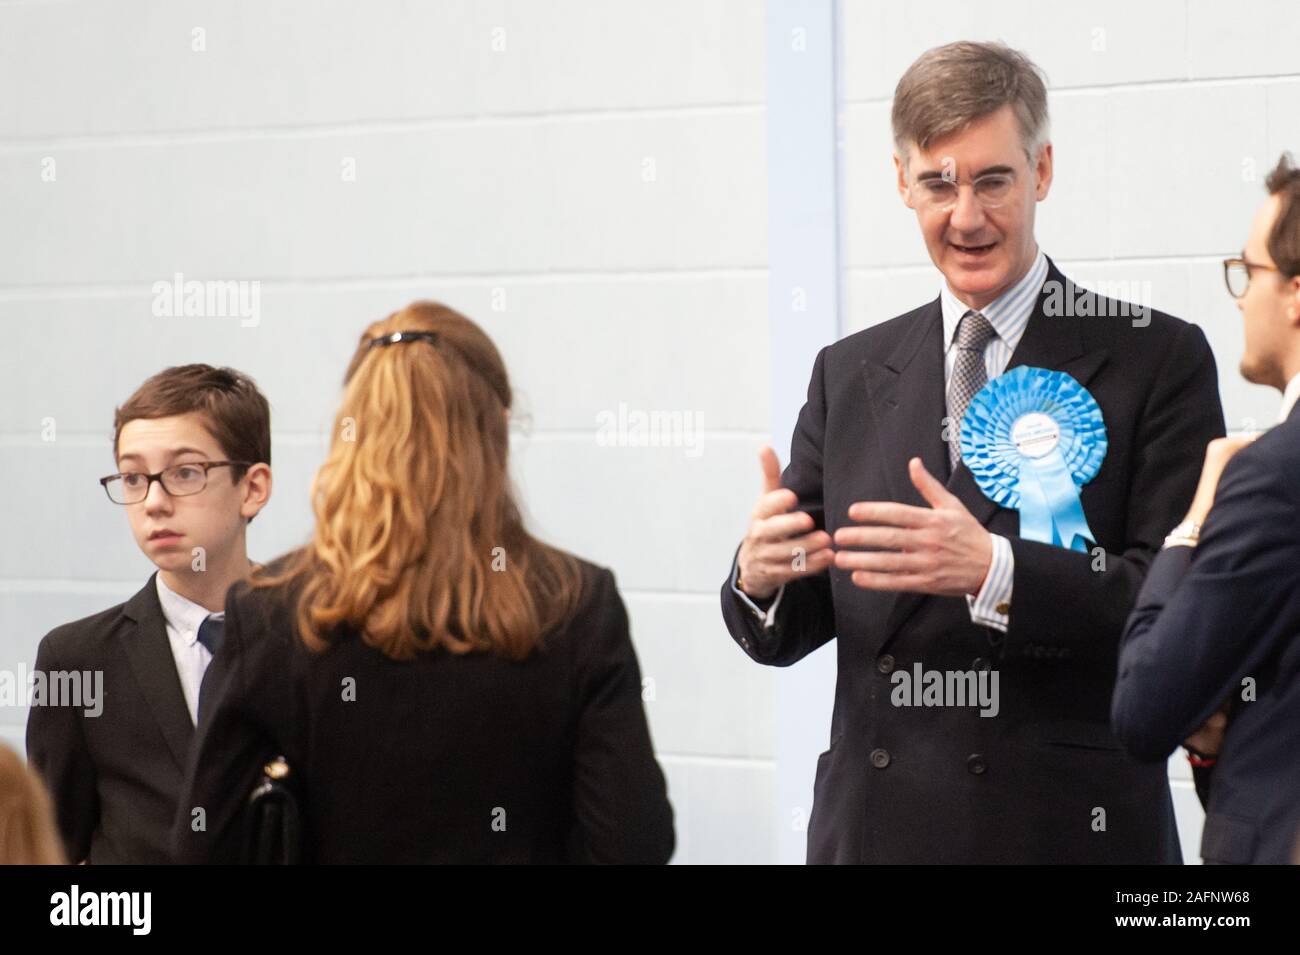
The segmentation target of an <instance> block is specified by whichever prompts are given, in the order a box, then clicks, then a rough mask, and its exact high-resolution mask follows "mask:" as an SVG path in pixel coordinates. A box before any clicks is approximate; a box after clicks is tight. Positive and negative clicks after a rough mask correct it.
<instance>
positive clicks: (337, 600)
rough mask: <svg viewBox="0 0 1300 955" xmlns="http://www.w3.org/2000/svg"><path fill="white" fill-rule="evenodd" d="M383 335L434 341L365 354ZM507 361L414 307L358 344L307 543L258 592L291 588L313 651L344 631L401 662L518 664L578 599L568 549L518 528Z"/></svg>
mask: <svg viewBox="0 0 1300 955" xmlns="http://www.w3.org/2000/svg"><path fill="white" fill-rule="evenodd" d="M394 332H432V333H433V335H434V336H435V340H434V341H432V342H429V341H426V340H415V341H407V342H400V343H395V344H384V345H376V346H372V345H371V342H372V341H374V340H375V339H377V338H380V337H381V336H389V335H392V334H393V333H394ZM511 400H512V399H511V391H510V382H509V379H508V377H507V375H506V369H505V364H504V363H503V362H502V361H501V356H500V354H499V353H498V352H497V349H496V346H494V345H493V344H492V341H491V339H489V338H488V336H487V335H486V334H485V333H484V332H483V330H482V329H480V328H479V327H478V326H477V325H476V324H474V323H473V322H472V321H470V320H469V319H468V318H466V317H464V316H463V315H460V314H459V313H457V312H455V311H453V310H452V309H450V308H448V307H447V306H445V305H441V304H438V303H436V302H414V303H412V304H411V305H408V306H407V307H406V308H404V309H402V310H401V311H398V312H394V313H393V314H392V315H389V316H388V317H387V318H385V319H383V320H381V321H378V322H374V323H373V324H371V325H370V326H369V327H368V328H366V330H365V332H364V333H363V334H362V336H361V341H360V343H359V344H358V345H357V350H356V353H355V354H354V355H353V357H352V361H351V364H349V366H348V370H347V375H346V376H345V378H344V393H343V402H342V405H341V406H340V408H339V410H338V414H337V415H336V417H335V420H334V433H333V439H332V441H331V444H330V450H329V455H328V456H327V458H326V460H325V463H324V464H323V465H322V466H321V468H320V470H319V471H317V473H316V477H315V480H314V481H313V482H312V502H313V509H314V511H315V515H316V529H315V534H314V537H313V539H312V542H311V543H310V544H309V545H308V546H307V547H305V548H303V549H302V550H300V551H299V552H298V554H297V555H296V557H295V558H294V559H293V560H291V561H290V562H289V564H288V565H287V567H286V569H285V570H284V571H283V572H282V573H280V574H277V575H274V576H267V575H264V574H255V575H254V578H253V582H254V586H258V587H269V586H279V585H286V584H287V585H292V586H295V587H296V586H297V585H301V590H300V591H299V595H298V599H297V624H298V632H299V635H300V636H301V638H302V640H303V642H304V643H305V644H306V645H307V646H308V647H310V648H312V649H316V650H321V649H324V648H325V647H326V646H327V645H328V639H327V637H328V635H329V633H330V631H332V630H334V629H335V628H338V627H340V626H350V627H352V628H355V629H356V631H357V632H358V633H359V634H360V636H361V638H362V639H363V640H365V642H366V643H368V644H370V645H371V646H374V647H376V648H378V649H379V650H381V651H382V652H383V653H384V654H386V655H387V656H389V657H390V658H392V659H396V660H409V659H411V658H413V657H414V656H415V655H416V654H417V653H418V652H420V651H427V650H432V649H434V648H437V647H443V648H446V649H447V650H449V651H451V652H452V653H457V654H463V653H470V652H473V651H488V652H495V653H499V654H501V655H503V656H506V657H509V658H511V659H515V660H519V659H523V658H524V657H526V656H528V654H529V653H531V652H532V650H533V649H534V648H535V647H536V646H537V645H538V644H539V643H540V641H541V638H542V637H543V636H544V635H545V634H546V632H547V631H548V630H550V629H551V628H552V627H554V626H556V625H558V624H560V623H561V622H563V621H564V620H566V619H568V618H569V617H570V616H571V615H572V613H573V612H574V610H575V609H576V606H577V603H578V601H579V598H580V593H579V591H580V588H581V571H580V568H579V566H578V563H577V560H576V559H575V558H574V557H572V556H571V555H569V554H566V553H564V552H562V551H559V550H557V549H555V548H552V547H549V546H547V545H545V544H543V543H542V542H540V541H538V540H536V539H535V538H533V537H532V536H531V535H530V534H529V533H528V532H527V531H526V530H525V529H524V526H523V520H522V517H521V515H520V512H519V509H518V507H517V505H516V504H515V500H514V496H513V493H512V491H511V487H510V479H509V474H508V469H507V456H508V452H509V428H508V423H507V412H508V410H509V409H510V406H511Z"/></svg>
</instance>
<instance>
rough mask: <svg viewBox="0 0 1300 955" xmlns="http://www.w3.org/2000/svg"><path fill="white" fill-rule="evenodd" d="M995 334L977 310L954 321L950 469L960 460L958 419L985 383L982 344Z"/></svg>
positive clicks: (949, 406) (950, 385)
mask: <svg viewBox="0 0 1300 955" xmlns="http://www.w3.org/2000/svg"><path fill="white" fill-rule="evenodd" d="M995 334H996V333H995V332H994V331H993V326H992V325H990V324H989V320H988V319H987V318H985V317H984V316H983V315H981V314H980V313H979V312H976V311H969V312H967V313H966V314H965V315H963V316H962V317H961V321H960V322H958V323H957V340H956V342H954V344H953V347H955V348H956V349H957V356H956V358H955V360H954V361H953V363H952V378H951V380H950V381H949V382H948V465H949V473H952V472H953V471H956V470H957V462H958V461H960V460H961V419H962V417H963V416H964V415H965V414H966V406H967V405H969V404H970V400H971V398H973V397H975V392H977V391H979V390H980V389H981V388H983V387H984V385H985V384H987V383H988V372H987V371H985V369H984V346H985V345H987V344H988V343H989V340H990V339H991V338H993V336H994V335H995Z"/></svg>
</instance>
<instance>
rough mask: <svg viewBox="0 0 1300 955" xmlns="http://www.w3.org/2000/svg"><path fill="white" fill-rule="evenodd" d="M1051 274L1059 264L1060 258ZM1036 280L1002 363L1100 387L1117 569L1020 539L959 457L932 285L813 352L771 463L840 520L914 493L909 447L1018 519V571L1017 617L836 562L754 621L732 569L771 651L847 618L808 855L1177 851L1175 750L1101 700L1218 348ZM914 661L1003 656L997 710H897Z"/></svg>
mask: <svg viewBox="0 0 1300 955" xmlns="http://www.w3.org/2000/svg"><path fill="white" fill-rule="evenodd" d="M1047 281H1048V282H1049V283H1051V282H1057V283H1062V285H1063V286H1064V285H1065V283H1066V282H1067V280H1066V279H1065V278H1064V276H1062V274H1061V273H1060V271H1059V270H1058V269H1057V268H1056V266H1055V265H1054V264H1052V263H1051V262H1050V260H1049V268H1048V278H1047ZM1066 287H1067V288H1069V289H1070V290H1071V291H1070V294H1071V295H1073V287H1072V286H1066ZM1050 288H1052V286H1051V285H1049V284H1045V285H1044V292H1045V291H1046V290H1048V289H1050ZM1044 297H1045V294H1044V293H1040V296H1039V299H1038V302H1037V304H1036V306H1035V309H1034V312H1033V314H1032V316H1031V318H1030V320H1029V324H1028V326H1027V327H1026V329H1025V332H1024V335H1023V337H1022V338H1021V340H1020V343H1019V346H1018V347H1017V348H1016V350H1015V352H1014V354H1013V355H1012V357H1011V361H1010V363H1009V365H1008V368H1011V367H1015V366H1017V365H1030V366H1037V367H1042V368H1050V369H1057V370H1060V371H1064V372H1068V373H1069V374H1070V375H1072V376H1073V377H1074V378H1075V379H1077V380H1078V381H1079V383H1080V384H1082V385H1083V386H1084V387H1086V388H1087V389H1088V390H1089V391H1090V392H1091V393H1092V395H1093V396H1094V397H1095V398H1096V400H1097V402H1098V404H1099V405H1100V406H1101V409H1102V413H1103V416H1104V418H1105V423H1106V430H1107V434H1108V438H1109V449H1108V451H1107V453H1106V457H1105V460H1104V462H1103V463H1102V466H1101V470H1100V472H1099V473H1098V474H1097V476H1096V477H1095V478H1094V479H1093V480H1092V481H1091V482H1089V483H1088V484H1087V485H1086V486H1085V487H1084V488H1083V491H1082V494H1081V497H1082V501H1083V509H1084V512H1085V515H1086V516H1087V519H1088V523H1089V525H1090V527H1091V528H1092V531H1093V533H1095V534H1096V535H1097V543H1098V544H1099V545H1101V546H1102V547H1104V548H1105V554H1104V567H1105V569H1104V570H1102V569H1100V560H1099V558H1098V557H1095V556H1094V555H1093V554H1090V553H1088V554H1085V553H1078V552H1074V551H1069V550H1065V549H1063V548H1060V547H1053V546H1051V545H1048V544H1043V543H1039V542H1036V541H1029V540H1022V539H1021V538H1020V537H1018V536H1017V534H1018V530H1019V515H1018V513H1017V512H1015V511H1011V510H1006V509H1003V508H1000V507H998V506H997V505H995V504H994V503H993V502H992V501H990V500H989V499H988V498H986V497H985V496H984V494H983V493H982V492H981V491H980V490H979V488H978V487H977V486H976V484H975V482H974V479H973V478H972V476H971V473H970V471H969V470H968V469H967V468H966V466H965V465H964V464H959V465H958V467H957V470H956V472H955V473H953V474H952V475H951V476H950V477H949V476H948V475H947V472H948V463H947V451H946V446H945V444H944V441H943V436H942V433H941V428H940V422H941V419H942V418H943V417H944V415H945V404H944V368H943V333H942V328H943V324H942V317H941V312H940V304H939V300H938V299H936V300H935V301H933V302H930V303H929V304H927V305H923V306H921V307H920V308H918V309H916V310H914V311H912V312H908V313H907V314H905V315H901V316H899V317H897V318H895V319H892V320H891V321H887V322H884V323H883V324H880V325H876V326H874V327H871V328H868V329H866V330H864V331H861V332H858V333H857V334H854V335H850V336H849V337H847V338H845V339H843V340H842V341H839V342H836V343H835V344H833V345H830V346H828V347H826V348H823V349H822V350H821V352H820V353H819V354H818V356H817V360H816V362H815V364H814V366H813V373H812V381H811V383H810V384H809V387H808V400H807V403H806V404H805V405H804V407H803V409H802V410H801V411H800V413H799V420H798V423H797V425H796V427H795V433H794V438H793V441H792V445H791V450H790V464H789V466H788V467H787V468H786V470H785V474H784V475H783V478H782V483H783V485H784V486H785V487H787V488H790V489H792V490H794V491H795V492H796V493H797V494H798V496H799V502H800V507H801V508H802V509H805V510H809V511H810V512H812V513H813V515H814V516H815V517H816V518H817V519H818V523H819V526H824V527H825V528H826V530H828V531H830V532H831V533H834V531H835V529H836V528H838V527H841V526H843V525H846V524H849V523H851V522H850V521H849V520H848V508H849V505H850V504H852V503H853V502H854V501H870V500H888V501H900V502H903V503H906V504H913V505H917V506H925V501H924V499H923V498H922V497H921V496H920V494H919V493H918V492H917V491H916V490H915V489H914V488H913V486H912V484H911V481H910V480H909V478H908V472H907V461H908V458H909V457H911V456H914V455H919V456H920V457H921V459H922V460H923V461H924V462H925V466H926V468H927V469H928V470H929V471H930V473H931V474H934V475H936V476H938V477H940V480H943V479H944V477H948V479H947V487H948V490H949V491H951V492H952V493H953V494H955V495H956V496H957V497H958V498H960V499H961V501H962V502H963V503H964V504H965V506H966V507H967V508H968V509H969V510H970V511H971V513H972V514H974V515H975V517H976V519H978V520H979V521H980V522H981V523H983V524H984V525H985V526H986V527H987V528H988V529H989V531H990V532H992V533H995V534H1001V535H1003V536H1005V537H1007V538H1009V540H1010V543H1011V549H1012V552H1013V553H1014V557H1015V577H1014V593H1013V596H1012V600H1011V610H1010V623H1009V630H1008V632H1007V633H1006V634H1005V635H1004V634H1002V633H1001V632H999V631H997V630H995V629H992V628H985V627H981V626H977V625H975V624H973V623H972V622H971V619H970V613H969V610H968V608H967V604H966V601H965V599H964V598H961V597H933V596H928V595H924V594H914V593H906V594H894V593H886V592H873V591H868V590H863V589H861V588H858V587H856V586H854V585H853V583H852V582H851V580H850V579H849V577H850V575H849V574H848V573H847V572H843V571H838V570H835V569H833V568H832V569H831V570H830V571H829V572H828V573H825V574H821V575H817V576H814V577H807V578H803V579H800V580H797V581H795V582H793V583H791V584H789V585H787V586H786V589H785V594H784V597H783V598H782V601H781V604H780V607H779V608H778V612H777V616H776V622H775V626H774V627H773V628H772V629H771V630H769V631H765V630H764V628H763V626H762V624H761V623H760V622H759V621H758V620H757V619H756V618H755V617H754V615H753V614H752V613H751V612H750V611H749V610H748V609H747V608H745V607H744V605H743V604H742V603H741V601H740V599H739V598H738V597H737V596H736V595H735V594H734V593H733V592H732V590H731V581H730V579H729V580H728V581H727V582H726V583H724V585H723V588H722V611H723V616H724V618H725V620H726V623H727V628H728V630H729V631H730V632H731V635H732V637H733V638H734V639H735V640H736V641H737V643H739V644H740V646H741V647H742V648H743V649H744V651H745V652H746V653H747V654H749V656H751V657H752V658H753V659H755V660H757V661H758V662H760V663H766V664H771V665H775V666H789V665H790V664H792V663H795V662H796V661H798V660H799V659H801V658H802V657H804V656H805V655H806V654H808V653H811V652H812V651H813V650H815V649H817V648H818V647H820V646H821V645H822V644H824V643H826V642H827V641H828V640H830V639H832V638H833V637H838V640H837V644H838V650H839V657H838V659H839V675H838V680H837V684H836V690H835V706H834V711H833V717H832V720H831V736H830V748H829V749H828V750H827V751H826V752H825V753H823V754H822V755H821V756H820V758H819V759H818V760H817V776H816V781H815V784H814V804H813V811H812V817H811V819H810V822H809V828H808V861H809V862H851V863H852V862H889V863H894V862H960V863H983V862H1030V863H1032V862H1177V861H1179V859H1180V856H1179V845H1178V836H1177V831H1176V829H1175V826H1174V819H1173V809H1172V800H1171V798H1170V793H1169V786H1168V781H1167V779H1166V776H1165V770H1164V767H1162V766H1147V765H1142V764H1140V763H1138V762H1137V761H1135V760H1133V759H1131V758H1130V757H1129V756H1128V755H1127V754H1125V753H1124V752H1123V751H1122V749H1121V747H1120V745H1119V743H1118V741H1116V739H1115V738H1114V736H1113V735H1112V734H1111V732H1110V727H1109V716H1110V695H1111V689H1112V687H1113V684H1114V676H1115V659H1116V653H1117V649H1118V644H1119V637H1120V633H1121V632H1122V630H1123V626H1124V621H1125V619H1126V617H1127V616H1128V611H1129V610H1130V609H1131V607H1132V605H1133V601H1134V599H1135V598H1136V596H1137V592H1138V588H1139V586H1140V585H1141V582H1142V578H1143V575H1144V574H1145V572H1146V568H1147V565H1148V564H1149V562H1150V560H1151V558H1152V555H1153V554H1154V553H1155V551H1156V549H1157V548H1158V547H1159V546H1160V543H1161V541H1162V539H1163V537H1164V535H1165V534H1166V533H1167V532H1168V530H1169V529H1170V528H1171V527H1172V526H1173V525H1174V524H1175V523H1176V522H1177V521H1178V519H1179V517H1181V515H1182V513H1183V512H1184V511H1185V509H1186V507H1187V505H1188V503H1189V502H1190V500H1191V497H1192V493H1193V491H1194V489H1195V485H1196V481H1197V478H1198V476H1199V472H1200V464H1201V460H1202V457H1203V454H1204V450H1205V445H1206V443H1207V442H1209V441H1210V440H1211V439H1212V438H1215V437H1218V436H1221V435H1222V434H1223V433H1224V428H1223V412H1222V410H1221V408H1220V405H1219V394H1218V384H1217V378H1216V373H1215V365H1214V357H1213V355H1212V354H1211V352H1210V348H1209V346H1208V345H1207V343H1206V340H1205V336H1204V335H1203V334H1202V333H1201V331H1200V329H1198V328H1197V327H1196V326H1194V325H1189V324H1187V323H1185V322H1182V321H1180V320H1178V319H1175V318H1172V317H1170V316H1168V315H1165V314H1163V313H1160V312H1155V311H1152V312H1150V313H1149V315H1148V317H1149V324H1148V325H1146V326H1145V327H1135V326H1134V324H1133V321H1134V319H1133V318H1131V317H1114V318H1099V317H1082V316H1079V315H1077V314H1075V315H1073V316H1064V315H1059V314H1057V315H1048V314H1045V311H1044ZM1096 301H1098V302H1100V303H1109V304H1108V306H1107V307H1109V306H1110V305H1114V303H1110V302H1109V300H1107V299H1101V298H1098V299H1097V300H1096ZM1095 310H1096V309H1094V311H1095ZM1094 567H1097V568H1098V569H1094ZM734 569H735V565H734V562H733V574H734ZM916 663H920V664H921V665H922V666H923V667H924V669H926V670H960V671H969V670H980V669H984V668H993V669H996V670H997V671H998V672H999V690H1000V712H999V714H998V715H997V716H996V717H981V716H979V715H978V711H977V709H976V708H961V707H915V708H906V707H896V706H894V705H892V704H891V701H890V699H891V691H892V690H893V689H894V685H893V683H891V674H892V673H893V672H894V671H895V670H897V669H900V668H905V669H907V670H908V671H909V672H910V671H912V669H913V666H914V664H916ZM1103 814H1104V815H1103ZM1103 825H1104V831H1099V830H1100V829H1101V827H1102V826H1103Z"/></svg>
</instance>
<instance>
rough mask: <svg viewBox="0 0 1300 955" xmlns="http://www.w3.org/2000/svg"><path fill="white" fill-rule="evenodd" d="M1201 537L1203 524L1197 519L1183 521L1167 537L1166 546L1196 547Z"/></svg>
mask: <svg viewBox="0 0 1300 955" xmlns="http://www.w3.org/2000/svg"><path fill="white" fill-rule="evenodd" d="M1200 539H1201V525H1200V524H1198V523H1196V522H1195V521H1183V522H1182V523H1181V524H1179V525H1178V526H1177V527H1175V528H1174V529H1173V530H1172V531H1170V532H1169V534H1168V536H1166V537H1165V544H1164V546H1165V547H1195V546H1196V542H1197V541H1199V540H1200Z"/></svg>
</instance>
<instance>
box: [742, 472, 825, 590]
mask: <svg viewBox="0 0 1300 955" xmlns="http://www.w3.org/2000/svg"><path fill="white" fill-rule="evenodd" d="M758 459H759V462H760V463H761V464H762V466H763V493H762V494H760V495H759V496H758V503H757V504H756V505H755V506H754V514H753V516H752V517H751V519H750V522H749V533H747V534H746V535H745V540H744V543H742V544H741V545H740V557H739V558H738V563H739V564H740V589H741V590H743V591H744V592H745V593H747V594H748V595H749V596H751V597H753V598H755V599H756V600H765V599H766V598H768V597H771V596H772V595H773V594H774V593H776V592H777V590H778V589H780V587H781V585H782V584H784V583H786V582H787V581H791V580H794V579H795V578H796V577H807V576H809V575H811V574H820V573H821V572H822V571H824V570H825V569H826V568H827V567H829V566H830V565H831V563H832V562H833V561H834V559H835V552H834V551H832V550H831V535H830V534H827V533H826V532H825V531H817V530H813V526H814V522H813V518H812V515H811V514H808V513H806V512H804V511H795V510H794V508H795V507H796V506H797V505H798V503H799V501H798V499H797V498H796V497H795V493H794V491H791V490H789V489H788V488H783V487H781V466H780V464H779V463H777V460H776V452H775V451H773V450H772V449H771V448H768V447H764V448H763V449H762V450H760V451H759V452H758ZM792 512H793V513H792Z"/></svg>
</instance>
